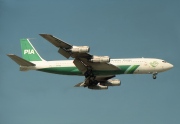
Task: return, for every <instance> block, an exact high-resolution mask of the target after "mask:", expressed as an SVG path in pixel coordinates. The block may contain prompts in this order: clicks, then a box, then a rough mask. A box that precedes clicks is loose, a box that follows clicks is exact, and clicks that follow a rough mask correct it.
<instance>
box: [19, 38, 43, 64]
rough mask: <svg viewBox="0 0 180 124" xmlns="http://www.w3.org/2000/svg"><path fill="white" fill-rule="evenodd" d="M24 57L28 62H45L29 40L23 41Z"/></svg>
mask: <svg viewBox="0 0 180 124" xmlns="http://www.w3.org/2000/svg"><path fill="white" fill-rule="evenodd" d="M20 42H21V50H22V57H23V59H25V60H27V61H43V59H42V58H41V56H40V55H39V54H38V52H37V51H36V49H35V48H34V47H33V45H32V44H31V42H30V41H29V39H21V40H20Z"/></svg>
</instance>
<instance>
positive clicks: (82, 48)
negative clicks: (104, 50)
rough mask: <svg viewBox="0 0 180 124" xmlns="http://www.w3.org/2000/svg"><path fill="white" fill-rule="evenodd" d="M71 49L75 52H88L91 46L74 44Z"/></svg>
mask: <svg viewBox="0 0 180 124" xmlns="http://www.w3.org/2000/svg"><path fill="white" fill-rule="evenodd" d="M69 50H70V51H71V52H73V53H88V52H89V51H90V48H89V47H88V46H73V47H72V48H71V49H69Z"/></svg>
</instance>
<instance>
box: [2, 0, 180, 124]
mask: <svg viewBox="0 0 180 124" xmlns="http://www.w3.org/2000/svg"><path fill="white" fill-rule="evenodd" d="M40 33H49V34H53V35H54V36H56V37H58V38H60V39H62V40H64V41H66V42H68V43H70V44H74V45H87V46H90V47H91V51H90V53H91V54H95V55H108V56H110V57H111V58H137V57H146V58H148V57H153V58H160V59H164V60H166V61H168V62H170V63H172V64H173V65H174V68H173V69H171V70H169V71H167V72H163V73H160V74H158V76H157V79H156V80H153V79H152V75H118V76H116V78H118V79H120V80H121V81H122V84H121V86H120V87H109V89H108V90H103V91H95V90H89V89H87V88H74V87H73V86H74V85H75V84H77V83H79V82H81V81H83V80H84V77H80V76H79V77H78V76H64V75H56V74H48V73H44V72H37V71H28V72H20V71H19V67H18V65H17V64H16V63H14V62H13V61H12V60H11V59H10V58H8V57H7V56H6V54H8V53H14V54H16V55H18V56H21V49H20V42H19V39H21V38H33V39H31V42H32V44H33V45H34V47H35V48H36V50H37V51H38V52H39V54H40V55H41V56H42V57H43V58H44V59H46V60H63V59H65V58H64V57H63V56H61V55H60V54H58V52H57V51H58V49H57V48H56V47H54V46H53V45H52V44H50V43H49V42H48V41H46V40H45V39H43V38H42V37H40V36H39V34H40ZM0 34H1V36H0V68H1V71H0V124H111V123H113V124H120V123H122V124H132V123H133V124H179V123H180V82H179V78H178V76H179V74H180V65H179V64H180V56H179V55H180V48H179V47H180V1H179V0H51V1H48V0H31V1H30V0H0Z"/></svg>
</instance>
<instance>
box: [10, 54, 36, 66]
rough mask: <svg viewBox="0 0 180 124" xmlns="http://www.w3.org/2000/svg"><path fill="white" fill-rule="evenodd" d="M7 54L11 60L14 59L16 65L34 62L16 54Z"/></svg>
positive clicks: (30, 64) (29, 64)
mask: <svg viewBox="0 0 180 124" xmlns="http://www.w3.org/2000/svg"><path fill="white" fill-rule="evenodd" d="M7 56H9V57H10V58H11V59H12V60H14V61H15V62H16V63H17V64H18V65H21V66H35V64H34V63H31V62H29V61H27V60H25V59H22V58H20V57H19V56H16V55H14V54H8V55H7Z"/></svg>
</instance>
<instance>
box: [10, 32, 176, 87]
mask: <svg viewBox="0 0 180 124" xmlns="http://www.w3.org/2000/svg"><path fill="white" fill-rule="evenodd" d="M40 36H42V37H43V38H45V39H46V40H47V41H49V42H50V43H52V44H53V45H54V46H56V47H57V48H58V52H59V53H60V54H61V55H63V56H64V57H65V58H70V57H71V58H73V59H74V60H59V61H46V60H44V59H43V58H42V57H41V56H40V55H39V54H38V52H37V51H36V49H35V48H34V47H33V45H32V44H31V42H30V40H29V39H21V40H20V42H21V50H22V58H20V57H18V56H16V55H14V54H8V56H9V57H10V58H11V59H12V60H14V61H15V62H16V63H17V64H18V65H20V71H28V70H37V71H42V72H48V73H54V74H62V75H79V76H84V77H85V80H84V81H83V82H81V83H78V84H76V85H75V87H88V88H89V89H95V90H101V89H108V86H120V84H121V81H120V80H119V79H111V78H113V77H115V75H118V74H152V75H153V79H156V75H157V74H158V73H160V72H164V71H167V70H169V69H171V68H172V67H173V65H172V64H170V63H168V62H166V61H165V60H161V59H156V58H126V59H110V57H109V56H96V55H91V54H89V51H90V47H89V46H74V45H71V44H69V43H66V42H64V41H62V40H60V39H58V38H56V37H54V36H53V35H50V34H40Z"/></svg>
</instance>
